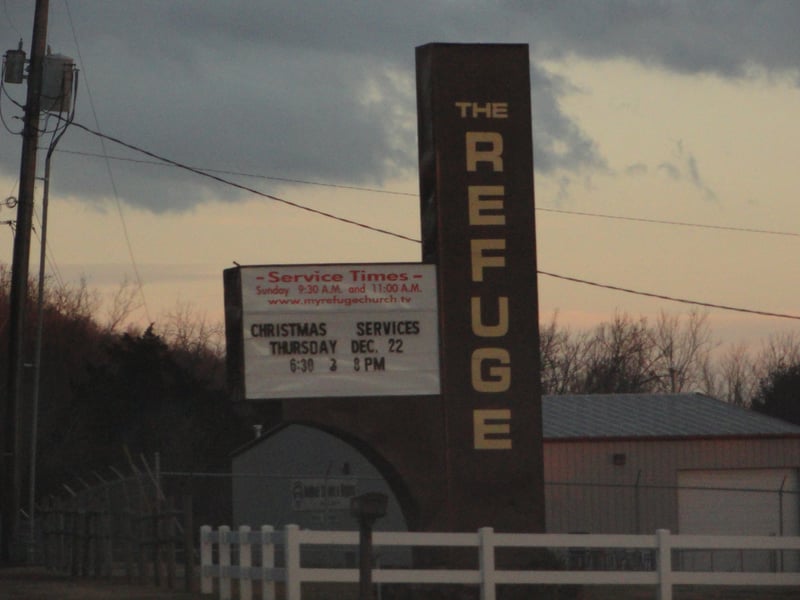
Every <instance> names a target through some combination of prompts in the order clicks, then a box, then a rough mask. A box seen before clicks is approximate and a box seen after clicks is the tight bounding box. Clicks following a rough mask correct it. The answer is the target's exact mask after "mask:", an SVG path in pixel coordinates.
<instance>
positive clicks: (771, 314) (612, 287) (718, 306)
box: [537, 271, 800, 321]
mask: <svg viewBox="0 0 800 600" xmlns="http://www.w3.org/2000/svg"><path fill="white" fill-rule="evenodd" d="M537 273H538V274H539V275H545V276H547V277H553V278H555V279H562V280H564V281H571V282H573V283H582V284H584V285H591V286H594V287H598V288H603V289H606V290H613V291H615V292H624V293H626V294H634V295H636V296H645V297H647V298H656V299H658V300H667V301H669V302H679V303H681V304H693V305H695V306H704V307H706V308H716V309H719V310H729V311H733V312H740V313H747V314H751V315H759V316H762V317H778V318H780V319H794V320H798V321H800V316H798V315H788V314H784V313H775V312H767V311H763V310H755V309H751V308H741V307H736V306H727V305H724V304H715V303H712V302H702V301H700V300H688V299H686V298H676V297H674V296H665V295H663V294H655V293H652V292H642V291H639V290H632V289H630V288H624V287H619V286H616V285H609V284H606V283H597V282H596V281H588V280H586V279H578V278H577V277H568V276H566V275H558V274H556V273H548V272H547V271H537Z"/></svg>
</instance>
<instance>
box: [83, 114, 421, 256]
mask: <svg viewBox="0 0 800 600" xmlns="http://www.w3.org/2000/svg"><path fill="white" fill-rule="evenodd" d="M73 125H75V126H76V127H79V128H80V129H83V130H84V131H86V132H87V133H91V134H92V135H96V136H98V137H101V138H103V139H106V140H109V141H111V142H114V143H115V144H119V145H120V146H124V147H125V148H129V149H131V150H135V151H137V152H141V153H142V154H145V155H147V156H149V157H151V158H155V159H157V160H160V161H163V162H165V163H167V164H171V165H173V166H176V167H180V168H181V169H184V170H186V171H189V172H191V173H195V174H196V175H201V176H202V177H206V178H208V179H213V180H214V181H218V182H220V183H223V184H225V185H229V186H231V187H235V188H237V189H240V190H243V191H246V192H249V193H251V194H255V195H257V196H261V197H262V198H268V199H270V200H274V201H275V202H280V203H281V204H285V205H287V206H292V207H294V208H299V209H300V210H304V211H306V212H310V213H313V214H316V215H320V216H323V217H327V218H328V219H333V220H334V221H339V222H341V223H346V224H348V225H355V226H356V227H361V228H362V229H368V230H370V231H375V232H377V233H382V234H384V235H389V236H392V237H396V238H399V239H401V240H406V241H409V242H415V243H420V240H418V239H415V238H412V237H409V236H406V235H403V234H401V233H396V232H394V231H389V230H388V229H381V228H380V227H374V226H372V225H366V224H365V223H360V222H359V221H354V220H352V219H346V218H344V217H340V216H338V215H334V214H333V213H329V212H325V211H322V210H318V209H316V208H311V207H310V206H305V205H303V204H299V203H297V202H292V201H290V200H285V199H284V198H280V197H278V196H273V195H272V194H267V193H264V192H261V191H259V190H256V189H254V188H251V187H248V186H246V185H242V184H240V183H236V182H234V181H230V180H228V179H224V178H222V177H219V176H218V175H212V174H211V173H208V172H206V171H203V170H201V169H197V168H195V167H191V166H189V165H185V164H183V163H179V162H178V161H175V160H171V159H169V158H164V157H163V156H159V155H158V154H155V153H153V152H150V151H149V150H144V149H143V148H139V147H137V146H134V145H133V144H129V143H127V142H123V141H122V140H120V139H118V138H115V137H112V136H110V135H106V134H104V133H100V132H99V131H95V130H93V129H91V128H89V127H87V126H86V125H81V124H80V123H73Z"/></svg>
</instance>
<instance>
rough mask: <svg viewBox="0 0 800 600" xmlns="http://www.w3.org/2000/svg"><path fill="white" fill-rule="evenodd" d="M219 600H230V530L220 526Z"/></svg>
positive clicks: (225, 526)
mask: <svg viewBox="0 0 800 600" xmlns="http://www.w3.org/2000/svg"><path fill="white" fill-rule="evenodd" d="M218 531H219V600H231V573H230V566H231V537H230V532H231V528H230V527H228V526H227V525H220V527H219V529H218Z"/></svg>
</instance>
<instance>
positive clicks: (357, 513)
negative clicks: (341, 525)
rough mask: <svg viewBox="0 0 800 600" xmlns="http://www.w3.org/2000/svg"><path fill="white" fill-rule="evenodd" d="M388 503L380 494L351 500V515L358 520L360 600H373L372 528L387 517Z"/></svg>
mask: <svg viewBox="0 0 800 600" xmlns="http://www.w3.org/2000/svg"><path fill="white" fill-rule="evenodd" d="M388 503H389V497H388V496H387V495H386V494H381V493H380V492H367V493H366V494H361V495H360V496H355V497H353V498H351V499H350V515H351V516H353V517H355V518H356V519H357V520H358V600H372V526H373V525H374V524H375V521H377V520H378V519H380V518H381V517H384V516H386V506H387V505H388Z"/></svg>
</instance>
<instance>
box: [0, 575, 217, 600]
mask: <svg viewBox="0 0 800 600" xmlns="http://www.w3.org/2000/svg"><path fill="white" fill-rule="evenodd" d="M201 598H203V599H206V600H208V599H209V598H213V596H202V595H200V594H199V593H188V592H178V591H169V590H166V589H163V588H156V587H154V586H152V585H131V584H128V583H125V582H124V581H122V580H118V579H87V578H75V577H68V576H66V575H61V574H57V573H52V572H51V571H48V570H46V569H43V568H38V567H15V568H0V600H112V599H113V600H199V599H201Z"/></svg>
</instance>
